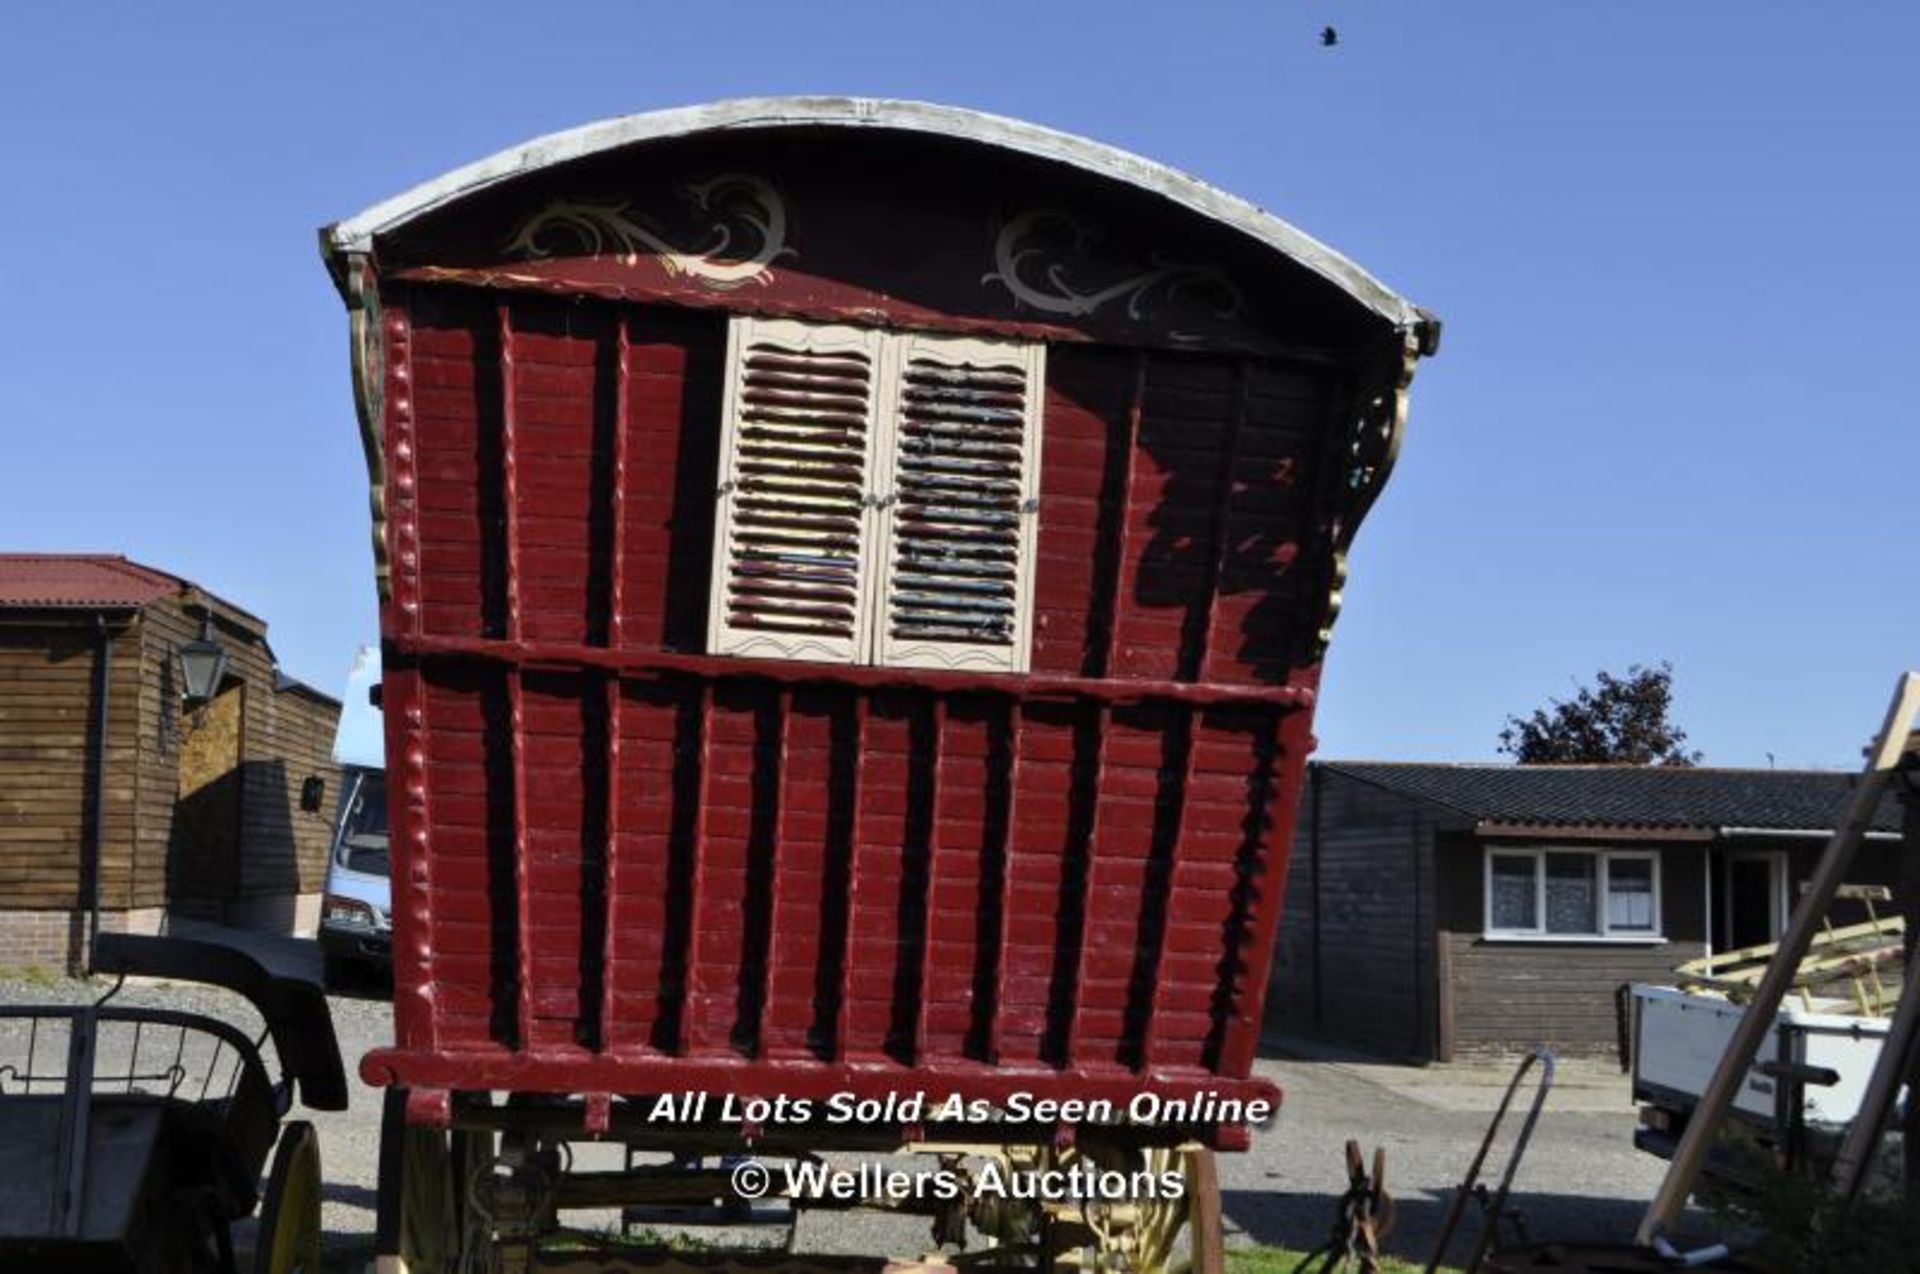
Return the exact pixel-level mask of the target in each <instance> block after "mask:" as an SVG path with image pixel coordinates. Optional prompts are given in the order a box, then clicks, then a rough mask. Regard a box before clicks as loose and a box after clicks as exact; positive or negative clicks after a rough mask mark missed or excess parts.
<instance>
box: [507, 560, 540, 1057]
mask: <svg viewBox="0 0 1920 1274" xmlns="http://www.w3.org/2000/svg"><path fill="white" fill-rule="evenodd" d="M509 578H511V576H509ZM507 705H508V706H507V718H508V720H509V722H511V732H510V734H509V736H508V743H507V746H508V747H509V748H510V749H511V751H512V754H513V757H512V767H513V890H514V898H515V901H516V903H517V909H516V912H515V914H516V917H517V919H518V924H517V926H516V933H515V941H516V947H515V952H516V954H515V959H514V971H515V983H514V985H515V987H516V988H517V997H518V1007H517V1010H516V1013H515V1022H516V1023H517V1025H518V1029H519V1034H518V1036H517V1038H518V1040H519V1041H520V1044H521V1047H526V1046H527V1045H528V1044H529V1043H530V1042H531V1041H532V1039H533V1014H534V1008H533V897H532V893H533V891H532V887H531V885H530V883H529V881H528V870H527V869H528V862H527V772H526V711H525V690H524V688H523V687H522V685H521V674H520V670H519V669H517V668H515V669H511V670H509V671H508V673H507Z"/></svg>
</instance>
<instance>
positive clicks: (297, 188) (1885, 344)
mask: <svg viewBox="0 0 1920 1274" xmlns="http://www.w3.org/2000/svg"><path fill="white" fill-rule="evenodd" d="M1329 22H1331V23H1333V24H1335V25H1336V26H1337V27H1338V28H1339V29H1340V32H1341V42H1340V44H1339V46H1338V47H1337V48H1335V49H1331V50H1328V49H1322V48H1320V47H1319V45H1318V39H1317V33H1318V31H1319V29H1320V27H1321V26H1322V25H1324V24H1326V23H1329ZM1916 66H1920V6H1914V5H1912V4H1905V3H1893V2H1891V0H1889V2H1886V3H1864V4H1854V5H1848V6H1844V7H1824V8H1820V9H1815V8H1814V7H1812V6H1802V5H1768V4H1755V3H1751V2H1747V3H1730V2H1727V0H1693V2H1691V3H1688V4H1685V5H1675V4H1671V3H1652V2H1646V3H1631V2H1627V3H1607V4H1599V3H1589V4H1570V3H1542V2H1541V0H1527V2H1515V3H1472V2H1461V3H1449V4H1436V3H1399V4H1393V3H1385V2H1383V0H1344V2H1343V0H1318V2H1312V3H1306V2H1299V0H1268V2H1267V3H1264V4H1243V3H1226V2H1224V0H1198V2H1196V3H1191V4H1167V3H1156V4H1137V5H1130V4H1125V3H1112V2H1109V3H1106V4H1082V3H1035V2H1033V0H1027V2H1025V3H1020V4H999V3H985V2H982V3H974V4H967V5H958V6H956V5H941V6H934V5H930V4H912V3H905V2H897V3H894V4H891V5H879V4H848V3H831V2H826V0H809V2H808V3H804V4H803V3H799V2H798V0H794V2H791V3H788V4H784V5H763V4H755V3H749V2H747V0H738V2H736V3H734V4H730V5H726V6H712V5H675V6H667V5H654V4H640V3H627V4H605V3H590V2H586V0H576V3H572V4H568V5H565V6H533V5H526V4H517V5H506V4H490V3H477V2H475V3H463V4H452V3H449V4H444V5H404V4H400V3H396V2H393V0H389V2H388V3H384V4H379V5H370V4H356V3H334V4H330V5H326V6H323V7H318V8H316V7H313V6H304V7H298V8H296V7H293V6H269V5H241V4H229V5H213V4H207V5H186V4H178V5H151V4H139V5H135V4H125V5H117V6H116V5H106V4H102V5H86V6H78V5H59V6H54V5H48V6H39V7H36V8H33V9H29V8H28V7H26V6H9V8H8V11H7V14H6V16H5V18H4V19H0V144H3V145H4V171H5V176H4V177H0V245H4V246H0V435H3V436H4V440H5V443H6V450H5V454H6V456H7V463H6V465H5V466H4V468H3V469H0V546H5V547H9V548H34V549H63V550H64V549H103V550H113V551H120V552H125V553H127V554H128V555H130V556H133V557H136V558H139V559H142V560H145V561H148V562H151V563H153V564H155V565H158V566H162V567H165V568H167V569H170V570H173V571H176V572H178V573H180V574H184V575H186V576H189V577H191V578H193V579H196V580H198V581H200V582H202V583H204V584H206V585H207V586H209V587H211V588H213V589H215V590H216V591H218V592H220V593H222V594H224V595H226V596H229V597H231V598H233V599H234V600H236V601H238V602H240V603H241V604H243V605H245V606H247V607H249V608H250V609H253V610H255V611H256V612H258V613H260V614H261V615H262V616H264V617H265V618H266V619H267V620H268V621H269V623H270V625H271V635H272V640H273V643H274V646H275V649H276V650H277V651H278V652H279V655H280V657H281V660H282V663H283V665H284V666H285V668H286V670H287V671H288V672H290V673H292V674H293V675H295V676H298V677H302V678H305V679H307V680H310V681H314V682H316V683H317V684H319V685H321V686H323V687H334V686H336V685H338V684H339V683H340V682H342V681H343V679H344V677H345V675H346V671H347V668H348V665H349V663H350V662H351V659H352V654H353V650H354V647H355V646H356V645H358V644H359V643H361V642H363V641H366V640H369V639H370V638H371V637H372V635H373V633H374V626H375V618H374V606H373V595H372V585H371V568H370V558H369V554H368V550H367V547H366V514H365V509H366V497H365V491H364V479H363V470H362V468H361V463H360V458H359V454H358V444H357V441H356V437H355V433H354V427H353V415H352V409H351V403H350V399H349V392H348V382H347V358H346V323H345V318H344V314H343V312H342V310H341V308H340V305H339V303H338V301H337V300H336V299H335V297H334V295H333V292H332V289H331V286H330V285H329V283H328V282H327V280H326V277H325V275H324V272H323V271H322V269H321V267H320V264H319V260H318V257H317V255H316V252H315V248H314V230H315V228H316V227H318V226H319V225H321V224H322V223H323V222H327V221H331V220H334V219H337V218H339V217H342V216H345V215H348V214H350V213H353V212H355V211H357V210H359V209H360V208H361V207H363V206H365V205H367V204H369V203H372V202H373V201H375V200H377V199H379V198H382V197H385V196H387V195H389V194H393V193H395V192H397V191H399V190H400V189H402V188H404V187H406V186H409V185H411V184H413V183H414V182H416V181H419V180H422V179H424V178H427V177H430V176H433V175H435V174H437V173H439V172H441V171H444V170H446V169H448V168H451V167H454V166H456V165H458V164H461V163H465V162H467V161H469V160H472V159H475V158H478V157H480V156H482V155H485V154H488V153H490V152H492V151H494V150H497V149H499V148H501V147H504V146H507V145H510V144H512V143H515V142H518V141H521V140H524V139H526V138H528V137H531V136H534V135H536V134H538V133H542V132H547V131H551V130H554V129H558V128H564V127H568V126H571V125H574V124H577V123H582V122H585V121H587V120H590V119H595V118H600V117H604V116H608V115H618V114H624V113H627V112H631V111H640V110H647V109H651V108H656V107H662V106H671V105H680V104H685V103H690V102H697V101H704V100H710V99H714V98H721V97H732V96H741V95H748V94H759V93H784V92H846V93H856V94H871V95H882V96H893V97H913V98H922V99H927V100H934V101H943V102H950V103H954V104H958V105H964V106H972V107H978V108H983V109H987V110H992V111H997V112H1001V113H1005V114H1011V115H1017V116H1022V117H1025V118H1028V119H1032V120H1035V121H1038V122H1040V123H1044V124H1048V125H1052V126H1054V127H1058V128H1064V129H1067V130H1069V131H1073V132H1078V133H1084V134H1086V135H1089V136H1092V137H1095V138H1098V139H1100V140H1103V141H1107V142H1111V143H1114V144H1117V145H1120V146H1123V147H1126V148H1128V149H1132V150H1136V151H1139V152H1141V153H1143V154H1146V155H1149V156H1152V157H1154V158H1156V159H1160V160H1163V161H1165V162H1168V163H1171V164H1173V165H1175V166H1176V167H1180V168H1184V169H1187V170H1189V171H1191V172H1194V173H1196V174H1198V175H1200V176H1201V177H1204V178H1206V179H1207V180H1209V181H1212V182H1214V183H1215V184H1217V185H1220V186H1222V187H1224V188H1226V189H1228V190H1231V191H1233V192H1234V193H1236V194H1240V195H1243V196H1245V197H1247V198H1249V199H1251V200H1253V201H1254V202H1256V203H1259V204H1261V205H1263V206H1264V207H1266V208H1268V209H1269V210H1271V211H1273V212H1275V213H1277V214H1278V215H1280V216H1282V217H1284V218H1286V219H1287V220H1289V221H1291V222H1293V223H1294V224H1296V225H1298V226H1300V227H1301V228H1302V229H1304V230H1306V231H1308V232H1309V233H1311V234H1313V235H1315V236H1317V237H1319V238H1321V239H1323V240H1325V241H1327V242H1329V243H1331V244H1333V245H1334V246H1336V247H1338V248H1340V249H1341V250H1342V251H1344V252H1346V253H1347V254H1348V255H1350V256H1352V257H1354V258H1355V259H1356V260H1358V261H1359V262H1361V263H1362V264H1363V265H1365V266H1366V267H1367V268H1369V269H1370V270H1372V271H1373V272H1375V273H1376V274H1378V275H1379V276H1380V277H1381V278H1383V279H1384V280H1386V281H1387V282H1388V283H1389V284H1390V285H1392V286H1393V287H1395V288H1396V289H1398V290H1400V291H1401V292H1403V293H1404V294H1406V295H1408V296H1410V297H1411V298H1413V299H1414V300H1415V301H1417V302H1419V303H1421V304H1423V305H1426V306H1428V307H1430V308H1432V309H1434V310H1436V311H1438V312H1439V313H1440V314H1441V315H1442V316H1443V317H1444V319H1445V320H1446V323H1447V328H1446V344H1445V348H1444V349H1443V351H1442V353H1441V356H1440V357H1439V358H1437V359H1435V360H1433V361H1431V362H1429V363H1426V364H1423V366H1422V369H1421V371H1420V375H1419V377H1418V380H1417V381H1416V383H1415V388H1414V400H1413V419H1412V424H1411V427H1410V430H1409V434H1408V437H1407V443H1406V448H1405V451H1404V453H1403V456H1402V461H1401V465H1400V468H1399V471H1398V473H1397V474H1396V475H1395V477H1394V479H1393V482H1392V484H1391V485H1390V486H1389V488H1388V490H1387V494H1386V495H1385V497H1384V498H1383V499H1382V501H1381V503H1380V504H1379V506H1378V507H1377V508H1376V510H1375V512H1374V515H1373V518H1372V520H1371V521H1370V522H1369V524H1368V525H1367V526H1366V528H1365V529H1364V530H1363V531H1362V532H1361V538H1360V542H1359V544H1358V546H1357V548H1356V551H1355V554H1354V560H1353V580H1352V584H1351V587H1350V588H1349V590H1348V594H1347V606H1346V611H1345V614H1344V616H1343V617H1342V619H1341V621H1340V625H1339V627H1338V629H1337V632H1336V637H1335V643H1334V649H1333V653H1332V655H1331V657H1330V660H1329V663H1328V670H1327V681H1326V694H1325V698H1324V702H1323V709H1322V713H1321V717H1320V735H1321V740H1322V754H1323V755H1329V756H1370V757H1404V758H1426V759H1458V760H1473V759H1491V758H1492V757H1493V756H1494V747H1495V742H1496V735H1497V733H1498V730H1499V727H1500V724H1501V721H1502V718H1503V717H1504V715H1505V714H1507V713H1509V712H1514V713H1521V712H1524V711H1526V710H1528V709H1530V708H1531V707H1533V706H1534V705H1536V704H1538V703H1540V702H1542V701H1543V700H1544V699H1545V698H1546V697H1547V696H1549V695H1561V696H1564V695H1566V694H1568V693H1570V692H1571V690H1572V689H1573V686H1574V683H1575V681H1576V680H1578V679H1587V678H1590V677H1591V675H1592V673H1593V671H1594V670H1595V669H1596V668H1599V667H1609V668H1621V667H1624V666H1625V665H1627V664H1629V663H1632V662H1636V661H1638V662H1650V661H1655V660H1659V659H1670V660H1671V661H1672V662H1673V664H1674V668H1675V676H1676V684H1677V700H1678V702H1677V715H1678V717H1679V719H1680V721H1681V723H1682V724H1683V725H1684V726H1685V727H1686V728H1687V729H1688V730H1689V732H1690V733H1691V735H1692V739H1693V742H1694V744H1695V745H1696V746H1698V747H1699V748H1701V749H1702V750H1703V751H1704V752H1705V753H1706V754H1707V759H1708V760H1709V762H1712V763H1718V764H1725V765H1765V764H1767V761H1768V754H1769V753H1772V754H1773V755H1774V757H1775V758H1777V760H1778V762H1779V764H1781V765H1800V764H1813V765H1826V766H1839V767H1847V768H1851V767H1853V766H1855V765H1857V764H1858V763H1859V751H1858V749H1859V747H1860V745H1861V744H1862V743H1863V742H1864V741H1865V739H1866V737H1867V735H1869V734H1870V733H1871V731H1872V729H1873V728H1874V727H1875V726H1876V725H1877V723H1878V719H1879V714H1880V712H1881V710H1882V708H1883V707H1884V704H1885V699H1886V694H1887V691H1888V689H1889V688H1890V687H1891V685H1892V681H1893V677H1894V675H1895V674H1896V672H1897V671H1899V670H1900V669H1902V668H1904V667H1908V666H1914V665H1920V588H1916V585H1917V584H1920V568H1917V567H1916V557H1917V554H1916V542H1915V540H1916V537H1915V530H1916V525H1917V522H1920V520H1917V519H1916V517H1915V515H1914V502H1915V496H1914V492H1915V479H1916V476H1917V475H1920V431H1916V429H1915V423H1916V422H1915V407H1914V403H1915V401H1916V397H1915V392H1914V388H1913V379H1914V373H1913V368H1914V365H1915V362H1916V354H1915V340H1914V336H1913V334H1912V330H1911V329H1912V317H1911V315H1912V308H1913V298H1914V297H1915V295H1916V294H1920V235H1916V233H1915V230H1914V227H1915V224H1916V222H1917V221H1920V214H1916V211H1915V210H1916V207H1920V146H1916V145H1915V142H1914V139H1913V133H1912V127H1913V120H1914V118H1915V106H1914V100H1913V96H1912V84H1913V74H1914V68H1915V67H1916Z"/></svg>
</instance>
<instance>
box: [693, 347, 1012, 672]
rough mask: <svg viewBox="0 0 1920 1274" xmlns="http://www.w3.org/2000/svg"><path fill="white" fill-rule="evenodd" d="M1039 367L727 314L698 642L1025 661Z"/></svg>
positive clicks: (825, 658) (1007, 355) (996, 354)
mask: <svg viewBox="0 0 1920 1274" xmlns="http://www.w3.org/2000/svg"><path fill="white" fill-rule="evenodd" d="M1044 360H1045V349H1044V347H1042V346H1040V345H1037V344H1031V343H1019V342H1013V341H1002V340H987V339H981V338H974V337H952V336H931V335H927V334H924V333H917V332H907V333H886V332H880V331H876V330H872V329H866V328H855V327H838V326H828V325H823V324H814V323H801V322H796V321H793V320H790V319H760V318H752V317H744V316H743V317H737V318H735V319H734V320H733V321H732V324H731V327H730V329H729V333H728V342H727V380H726V397H725V404H724V418H723V421H722V429H721V456H720V478H721V483H720V493H719V501H718V509H717V513H716V536H715V549H716V552H715V567H714V573H713V580H712V589H713V597H712V608H711V612H710V613H711V615H712V619H711V627H710V631H709V634H708V648H709V649H710V650H712V651H713V652H714V653H716V654H725V655H747V656H752V657H756V658H766V659H808V660H815V661H822V662H830V663H871V664H889V665H894V666H910V667H923V668H968V669H978V670H982V671H999V672H1025V671H1026V669H1027V647H1028V639H1029V629H1030V623H1031V611H1032V607H1031V592H1032V580H1033V542H1034V524H1035V522H1036V520H1037V518H1036V514H1037V511H1038V507H1039V499H1038V497H1039V443H1040V398H1041V387H1042V383H1043V374H1044V365H1045V363H1044Z"/></svg>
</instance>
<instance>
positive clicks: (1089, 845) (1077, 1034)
mask: <svg viewBox="0 0 1920 1274" xmlns="http://www.w3.org/2000/svg"><path fill="white" fill-rule="evenodd" d="M1142 357H1143V358H1144V355H1143V356H1142ZM1096 713H1097V715H1096V716H1095V718H1094V721H1095V725H1094V736H1093V739H1094V743H1093V746H1094V753H1093V773H1094V780H1093V790H1094V793H1095V796H1094V804H1093V809H1092V810H1091V811H1089V815H1088V817H1089V821H1090V822H1091V826H1090V827H1089V828H1088V830H1087V838H1086V845H1085V847H1084V850H1083V853H1084V854H1085V855H1086V858H1085V862H1084V865H1083V866H1082V869H1081V877H1080V950H1079V952H1078V953H1077V955H1076V956H1075V957H1074V964H1075V973H1074V979H1073V985H1072V986H1071V987H1069V988H1067V993H1068V994H1069V995H1071V996H1073V997H1074V1003H1073V1006H1072V1016H1071V1017H1070V1018H1069V1022H1070V1026H1069V1028H1068V1034H1067V1062H1068V1064H1069V1065H1073V1066H1084V1065H1085V1064H1086V1061H1087V1058H1086V1044H1087V1041H1086V1032H1087V1016H1088V1015H1087V1012H1086V1008H1085V1006H1084V1005H1083V1004H1082V1003H1081V997H1082V996H1083V995H1084V993H1085V987H1086V985H1087V962H1088V957H1089V952H1091V951H1092V950H1093V948H1094V946H1095V943H1094V940H1093V915H1094V907H1093V891H1094V881H1095V876H1096V874H1097V872H1098V870H1099V863H1098V861H1097V854H1098V850H1099V846H1100V828H1101V825H1102V823H1103V822H1105V821H1106V820H1107V819H1108V818H1110V817H1111V816H1112V812H1113V806H1112V804H1111V803H1110V802H1107V801H1103V800H1101V799H1100V796H1101V795H1102V794H1104V792H1105V791H1106V783H1105V779H1106V776H1107V734H1108V732H1109V731H1110V730H1111V729H1112V728H1113V714H1112V709H1110V708H1108V707H1107V706H1106V705H1105V704H1101V705H1100V706H1099V707H1098V708H1097V709H1096Z"/></svg>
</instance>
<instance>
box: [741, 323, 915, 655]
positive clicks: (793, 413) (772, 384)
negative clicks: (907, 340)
mask: <svg viewBox="0 0 1920 1274" xmlns="http://www.w3.org/2000/svg"><path fill="white" fill-rule="evenodd" d="M882 348H883V347H882V338H881V335H880V333H878V332H876V331H871V330H862V329H858V328H848V327H825V326H819V325H815V324H810V323H798V322H793V321H791V320H784V319H774V320H769V319H755V318H744V317H743V318H736V319H735V320H734V321H733V323H732V325H731V327H730V331H729V336H728V348H727V383H726V398H725V403H724V406H723V424H722V436H721V452H720V456H721V465H720V468H721V472H720V478H721V486H720V499H719V501H718V505H719V508H718V513H717V517H716V535H715V540H714V545H715V550H716V554H715V560H716V564H717V569H715V571H714V573H713V599H712V606H711V609H710V612H709V613H710V615H711V620H710V632H709V642H708V649H709V650H710V651H712V652H713V653H716V654H723V655H750V656H754V657H757V658H769V659H809V660H819V661H823V662H839V663H847V662H852V661H854V660H857V659H861V658H863V657H864V651H865V649H866V647H867V645H868V642H867V622H868V616H869V612H870V609H871V607H870V606H869V604H868V592H869V585H868V582H867V581H868V579H869V576H870V560H869V559H870V556H871V544H870V542H869V541H870V535H869V524H870V522H871V517H870V513H869V510H868V507H867V500H866V496H867V492H868V482H867V477H868V474H869V473H870V472H871V464H872V458H873V452H874V435H875V432H876V430H875V428H874V423H875V403H876V402H877V400H878V392H877V391H878V389H879V385H880V379H881V352H882Z"/></svg>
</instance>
